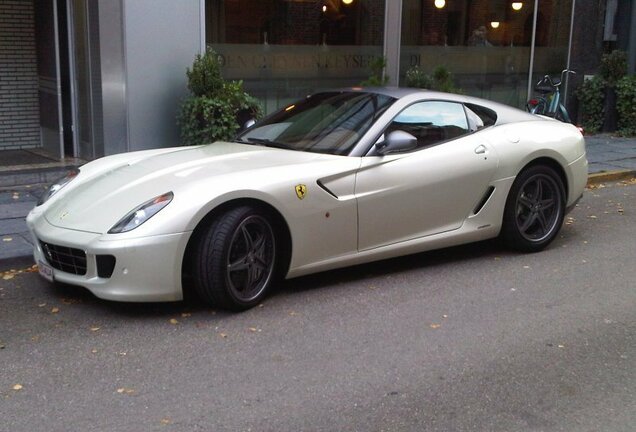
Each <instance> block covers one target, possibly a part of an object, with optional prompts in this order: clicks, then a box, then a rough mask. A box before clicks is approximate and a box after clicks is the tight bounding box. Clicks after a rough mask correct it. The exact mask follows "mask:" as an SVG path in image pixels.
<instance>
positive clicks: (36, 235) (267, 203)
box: [27, 88, 587, 310]
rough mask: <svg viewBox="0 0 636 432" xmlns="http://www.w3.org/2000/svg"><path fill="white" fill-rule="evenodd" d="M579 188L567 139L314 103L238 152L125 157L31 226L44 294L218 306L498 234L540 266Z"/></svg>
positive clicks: (369, 101)
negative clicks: (187, 287)
mask: <svg viewBox="0 0 636 432" xmlns="http://www.w3.org/2000/svg"><path fill="white" fill-rule="evenodd" d="M586 181H587V159H586V155H585V141H584V139H583V136H582V135H581V133H580V131H579V130H578V129H577V128H576V127H575V126H573V125H571V124H566V123H562V122H559V121H556V120H553V119H550V118H547V117H540V116H537V115H533V114H529V113H526V112H524V111H521V110H518V109H515V108H511V107H509V106H505V105H501V104H498V103H494V102H489V101H486V100H481V99H477V98H473V97H468V96H462V95H454V94H444V93H436V92H431V91H422V90H415V89H404V88H394V89H385V88H381V89H363V88H350V89H340V90H333V91H325V92H322V93H317V94H313V95H311V96H308V97H306V98H305V99H303V100H300V101H298V102H296V103H295V104H290V105H288V106H287V107H285V108H283V109H281V110H280V111H278V112H276V113H274V114H272V115H270V116H268V117H266V118H264V119H263V120H261V121H259V122H257V123H256V124H254V125H252V126H251V127H249V128H247V129H246V130H244V131H242V132H241V133H239V134H238V136H237V137H236V138H235V140H234V141H232V142H216V143H213V144H208V145H202V146H196V147H175V148H163V149H157V150H147V151H139V152H133V153H123V154H118V155H114V156H108V157H104V158H102V159H98V160H96V161H93V162H90V163H88V164H86V165H84V166H82V167H80V168H79V170H75V171H72V172H70V173H68V175H67V176H66V177H64V178H63V179H61V180H59V181H58V182H56V183H55V184H53V185H52V186H51V187H50V188H49V189H48V191H47V193H46V194H45V195H44V196H43V198H42V199H41V202H40V203H39V204H38V205H37V206H36V207H35V208H34V209H33V210H32V211H31V213H30V214H29V216H28V218H27V223H28V226H29V229H30V231H31V233H32V236H33V240H34V244H35V251H34V256H35V260H36V262H37V263H38V266H39V271H40V273H41V274H42V275H43V276H44V277H45V278H47V279H49V280H51V281H60V282H64V283H67V284H73V285H79V286H83V287H86V288H87V289H89V290H90V291H91V292H92V293H93V294H94V295H96V296H97V297H100V298H103V299H109V300H120V301H133V302H136V301H170V300H180V299H182V298H183V286H184V281H192V283H193V285H194V287H195V289H196V292H197V293H198V294H199V295H200V296H201V297H202V298H203V299H204V300H205V301H207V302H209V303H210V304H212V305H215V306H217V307H221V308H227V309H233V310H243V309H247V308H249V307H252V306H254V305H256V304H258V303H259V302H261V301H262V299H263V298H264V296H265V295H266V294H267V293H268V291H270V289H271V288H272V286H273V285H275V283H276V280H277V278H279V277H283V278H293V277H297V276H301V275H306V274H309V273H314V272H319V271H323V270H328V269H334V268H337V267H344V266H350V265H354V264H360V263H365V262H369V261H374V260H381V259H385V258H390V257H395V256H399V255H405V254H412V253H415V252H421V251H425V250H430V249H436V248H443V247H448V246H453V245H458V244H461V243H468V242H474V241H478V240H484V239H488V238H493V237H498V236H500V237H501V239H502V240H503V242H504V244H506V245H508V246H509V247H511V248H514V249H517V250H521V251H528V252H534V251H539V250H541V249H543V248H544V247H546V246H547V245H548V244H549V243H550V242H551V241H552V240H553V239H554V238H555V237H556V235H557V233H558V232H559V229H560V228H561V225H562V223H563V218H564V215H565V214H566V212H567V211H568V209H570V208H571V207H573V206H574V204H575V203H576V202H577V200H578V199H579V198H580V197H581V195H582V193H583V189H584V187H585V184H586Z"/></svg>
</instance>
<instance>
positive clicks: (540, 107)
mask: <svg viewBox="0 0 636 432" xmlns="http://www.w3.org/2000/svg"><path fill="white" fill-rule="evenodd" d="M528 108H529V109H528V111H529V112H530V114H539V115H546V112H547V111H548V104H547V102H546V101H545V100H543V99H537V103H536V104H535V105H532V106H531V105H528Z"/></svg>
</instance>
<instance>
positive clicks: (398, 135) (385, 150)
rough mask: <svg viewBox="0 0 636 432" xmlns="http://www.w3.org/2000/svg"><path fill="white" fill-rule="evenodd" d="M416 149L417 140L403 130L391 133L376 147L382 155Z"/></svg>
mask: <svg viewBox="0 0 636 432" xmlns="http://www.w3.org/2000/svg"><path fill="white" fill-rule="evenodd" d="M415 148H417V138H415V137H414V136H413V135H411V134H410V133H408V132H404V131H401V130H395V131H393V132H391V133H389V134H388V135H387V136H386V138H385V139H384V141H380V142H379V143H377V144H376V145H375V149H376V151H377V152H378V154H380V155H386V154H389V153H399V152H403V151H408V150H413V149H415Z"/></svg>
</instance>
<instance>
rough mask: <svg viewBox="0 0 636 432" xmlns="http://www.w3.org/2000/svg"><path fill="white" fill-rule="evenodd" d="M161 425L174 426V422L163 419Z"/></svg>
mask: <svg viewBox="0 0 636 432" xmlns="http://www.w3.org/2000/svg"><path fill="white" fill-rule="evenodd" d="M161 424H162V425H169V424H172V420H170V419H169V418H162V419H161Z"/></svg>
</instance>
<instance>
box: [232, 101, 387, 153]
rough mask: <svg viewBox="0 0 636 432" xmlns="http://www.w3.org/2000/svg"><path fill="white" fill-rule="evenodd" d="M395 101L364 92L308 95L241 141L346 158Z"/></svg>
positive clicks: (255, 126) (272, 116) (251, 129)
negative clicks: (344, 156)
mask: <svg viewBox="0 0 636 432" xmlns="http://www.w3.org/2000/svg"><path fill="white" fill-rule="evenodd" d="M394 101H395V98H392V97H390V96H385V95H381V94H376V93H365V92H346V91H344V92H341V91H339V92H325V93H318V94H314V95H312V96H308V97H307V98H306V99H303V100H302V101H299V102H296V103H295V104H291V105H289V106H287V107H285V108H283V109H282V110H280V111H278V112H276V113H274V114H272V115H271V116H269V117H267V118H265V119H263V120H262V121H260V122H258V123H257V124H256V125H254V126H253V127H252V128H250V129H248V130H247V131H245V132H244V133H242V134H241V135H239V136H238V137H237V141H238V142H242V143H247V144H253V145H264V146H269V147H277V148H285V149H291V150H300V151H308V152H315V153H327V154H333V155H347V154H349V152H350V151H351V149H352V148H353V147H354V146H355V145H356V143H357V142H358V140H359V139H360V137H362V136H363V135H364V134H365V132H366V131H367V130H368V129H369V128H370V127H371V125H372V124H373V122H374V121H375V120H376V119H377V118H378V117H379V116H380V115H381V114H382V113H383V112H384V111H385V110H386V109H387V108H388V107H389V106H390V105H391V104H392V103H393V102H394Z"/></svg>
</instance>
